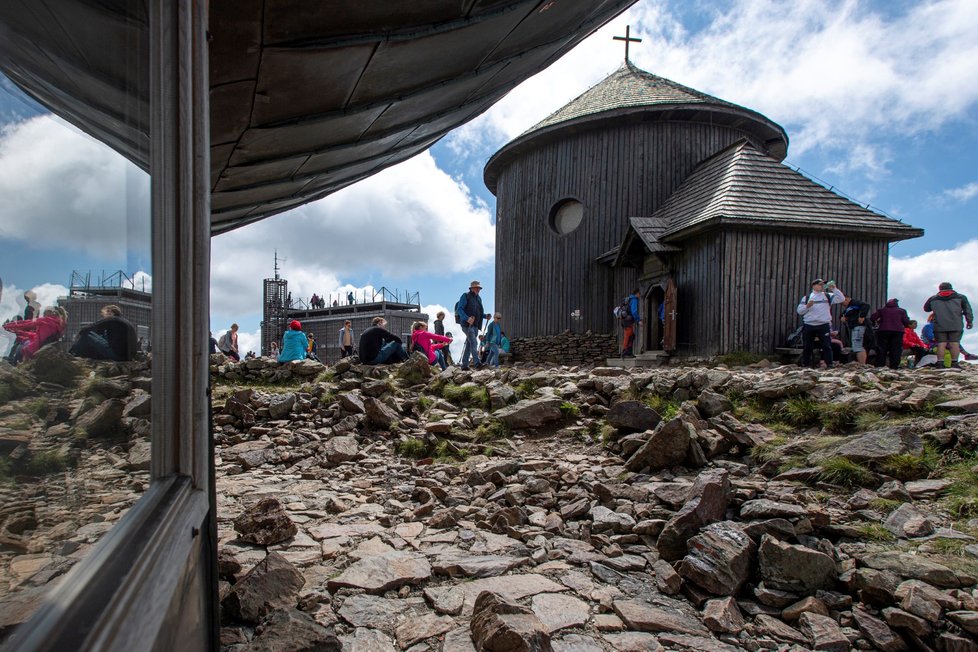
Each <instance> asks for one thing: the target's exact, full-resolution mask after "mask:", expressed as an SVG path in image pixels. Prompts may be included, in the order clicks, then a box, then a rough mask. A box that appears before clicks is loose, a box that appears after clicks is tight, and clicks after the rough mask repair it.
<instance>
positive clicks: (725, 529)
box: [679, 521, 756, 596]
mask: <svg viewBox="0 0 978 652" xmlns="http://www.w3.org/2000/svg"><path fill="white" fill-rule="evenodd" d="M755 551H756V546H755V545H754V542H753V541H751V539H750V537H748V536H747V535H746V534H744V532H743V531H742V530H741V529H740V528H738V527H737V524H736V523H733V522H732V521H721V522H719V523H713V524H712V525H707V526H706V527H704V528H703V529H702V530H700V533H699V534H697V535H696V536H694V537H692V538H691V539H690V540H689V552H688V553H687V554H686V556H685V557H684V558H683V561H682V562H681V563H680V564H679V574H680V575H682V576H683V577H684V578H685V579H686V580H688V581H690V582H693V583H694V584H696V585H698V586H700V587H701V588H703V589H705V590H707V591H709V592H710V593H712V594H714V595H724V596H726V595H730V596H732V595H737V593H738V592H739V591H740V589H741V587H742V586H743V585H744V584H745V583H746V582H747V580H748V579H749V578H750V573H751V568H752V565H753V558H754V554H755Z"/></svg>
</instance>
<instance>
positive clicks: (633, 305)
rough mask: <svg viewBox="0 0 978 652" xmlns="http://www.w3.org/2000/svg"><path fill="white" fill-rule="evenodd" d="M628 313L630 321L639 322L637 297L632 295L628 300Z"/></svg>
mask: <svg viewBox="0 0 978 652" xmlns="http://www.w3.org/2000/svg"><path fill="white" fill-rule="evenodd" d="M628 312H630V313H631V315H632V319H634V320H635V321H640V320H641V319H642V318H641V316H639V314H638V297H637V296H635V295H634V294H633V295H631V296H630V297H629V298H628Z"/></svg>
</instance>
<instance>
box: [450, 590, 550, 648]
mask: <svg viewBox="0 0 978 652" xmlns="http://www.w3.org/2000/svg"><path fill="white" fill-rule="evenodd" d="M469 626H470V629H471V632H472V641H473V642H474V643H475V647H476V649H477V650H480V651H485V652H550V651H551V650H552V649H553V648H552V647H551V645H550V634H549V633H548V632H547V629H546V627H545V626H544V624H543V623H542V622H541V621H540V619H539V618H537V616H536V614H534V613H533V610H532V609H529V608H528V607H523V606H520V605H518V604H515V603H513V602H508V601H507V600H505V599H503V598H501V597H500V596H498V595H496V594H495V593H492V592H490V591H483V592H482V593H480V594H479V596H478V597H477V598H476V599H475V608H474V609H473V611H472V621H471V622H470V625H469Z"/></svg>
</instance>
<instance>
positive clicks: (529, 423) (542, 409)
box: [493, 396, 564, 430]
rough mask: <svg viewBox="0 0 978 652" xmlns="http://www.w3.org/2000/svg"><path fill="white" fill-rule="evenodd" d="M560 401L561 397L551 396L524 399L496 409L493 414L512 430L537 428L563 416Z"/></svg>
mask: <svg viewBox="0 0 978 652" xmlns="http://www.w3.org/2000/svg"><path fill="white" fill-rule="evenodd" d="M562 403H563V401H562V400H561V399H559V398H556V397H553V396H548V397H544V398H536V399H533V398H531V399H524V400H522V401H519V402H517V403H515V404H514V405H510V406H508V407H504V408H502V409H500V410H496V411H495V412H494V413H493V416H495V417H496V418H497V419H499V420H500V421H502V422H503V423H505V424H506V425H507V426H509V427H510V428H512V429H513V430H526V429H528V428H539V427H540V426H544V425H546V424H548V423H554V422H556V421H560V420H561V419H562V418H563V416H564V415H563V413H562V412H561V411H560V406H561V404H562Z"/></svg>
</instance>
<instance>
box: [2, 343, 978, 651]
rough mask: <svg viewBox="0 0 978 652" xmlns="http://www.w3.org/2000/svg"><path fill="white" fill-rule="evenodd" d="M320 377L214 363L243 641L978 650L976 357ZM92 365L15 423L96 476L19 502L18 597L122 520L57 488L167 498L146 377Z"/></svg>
mask: <svg viewBox="0 0 978 652" xmlns="http://www.w3.org/2000/svg"><path fill="white" fill-rule="evenodd" d="M322 369H323V368H322V367H313V366H312V365H310V364H306V363H302V364H300V365H294V366H290V367H288V368H283V367H280V366H278V365H277V364H275V363H273V362H271V361H268V360H254V361H249V362H247V363H242V364H228V363H226V362H224V361H223V360H222V359H221V358H220V356H217V357H215V358H214V360H213V366H212V371H213V374H214V378H215V392H214V397H215V442H216V447H217V449H216V456H217V470H218V471H217V472H218V479H217V488H218V512H219V535H220V545H219V551H220V562H221V564H220V569H221V576H222V582H221V600H222V617H223V621H224V623H223V628H222V642H223V644H224V645H225V649H226V650H284V649H290V650H293V651H298V650H339V649H343V650H351V651H353V650H355V651H373V650H377V651H381V650H412V651H417V652H420V651H423V650H473V649H480V650H550V649H552V650H566V651H569V650H575V651H577V650H579V651H582V652H583V651H591V650H659V649H665V650H692V649H696V650H759V649H772V650H775V649H783V650H809V649H816V650H849V649H867V650H870V649H879V650H905V649H907V650H909V649H919V650H947V651H952V650H955V651H956V650H978V643H976V642H975V638H976V637H975V634H976V633H978V605H976V601H978V587H976V582H978V542H976V541H975V538H974V537H976V536H978V520H976V519H978V474H976V470H978V459H976V457H975V453H974V451H975V443H976V440H978V414H976V412H978V370H976V369H973V368H967V369H965V370H963V371H960V372H957V371H937V370H918V371H907V370H900V371H890V370H870V369H868V368H865V367H861V368H860V367H855V366H852V367H842V368H838V369H834V370H831V371H821V372H814V371H810V370H802V369H798V368H797V367H779V366H773V365H769V364H766V363H762V364H759V365H756V366H755V367H738V368H734V369H728V368H725V367H723V366H714V367H712V368H708V367H696V368H682V367H677V368H664V369H656V370H629V371H626V370H621V369H609V368H567V367H548V368H541V367H521V366H517V367H514V368H510V369H505V370H502V371H496V372H494V371H476V372H471V373H470V372H461V371H459V370H458V369H454V368H450V369H449V370H448V371H447V372H444V373H442V374H438V375H434V374H432V372H431V370H430V368H428V367H427V365H426V364H425V363H423V362H420V361H418V360H412V361H410V362H408V363H406V364H404V365H399V366H395V367H361V366H359V365H356V364H352V363H351V362H350V361H344V362H341V363H339V364H338V365H336V366H334V367H330V368H329V369H328V370H327V371H326V372H325V373H320V372H322ZM82 371H85V372H87V373H88V381H87V382H86V383H84V384H83V385H82V387H81V388H79V389H74V390H65V389H63V385H60V384H58V383H57V381H47V382H48V383H49V384H48V386H47V387H46V389H45V390H44V391H47V392H48V393H49V394H50V396H49V401H50V402H52V403H55V404H56V407H58V411H59V413H66V414H65V416H66V418H65V420H64V421H63V425H62V422H57V423H53V424H52V419H51V417H50V416H49V415H50V413H49V412H45V416H44V417H40V416H34V417H32V418H31V419H30V424H28V425H29V428H25V427H23V424H21V428H20V430H19V431H18V430H17V429H16V428H11V427H9V426H6V430H4V428H5V426H4V425H3V424H4V423H8V424H9V423H10V419H11V418H13V417H12V416H11V415H15V414H21V415H22V414H23V413H25V412H27V411H28V409H27V408H28V405H27V404H26V402H28V401H31V400H36V397H34V396H33V394H32V395H25V396H20V397H17V398H15V399H12V400H10V401H8V403H7V404H5V406H4V407H3V409H2V410H0V445H4V446H5V448H4V449H3V452H5V453H6V452H7V450H8V449H11V443H12V442H13V441H14V440H16V442H17V443H16V445H15V446H13V448H12V451H17V450H21V451H30V452H31V454H26V453H24V452H21V453H19V455H20V457H19V458H18V460H20V461H19V462H18V464H19V468H20V469H21V471H22V473H25V472H26V471H25V469H28V468H29V467H30V464H29V460H28V461H27V462H25V461H24V459H26V458H30V457H31V455H33V456H34V459H38V458H40V459H43V452H42V451H43V450H46V449H42V448H40V447H39V445H40V443H41V442H42V441H43V442H46V443H45V446H48V447H49V448H50V447H51V446H52V445H54V444H55V443H56V442H59V441H61V442H62V443H61V444H60V445H61V446H62V447H66V448H64V450H65V455H66V456H67V457H68V458H69V462H70V463H69V464H67V465H66V468H65V469H63V470H61V471H59V472H58V473H55V474H47V475H45V474H44V473H37V471H38V469H37V468H34V471H33V472H35V473H36V475H35V476H31V477H30V478H27V477H24V476H18V480H19V481H18V482H17V484H14V485H11V484H8V485H6V486H5V487H4V489H3V491H6V492H7V493H6V494H5V495H4V497H5V499H6V500H5V501H4V505H17V504H30V505H31V506H32V507H33V510H34V514H35V517H34V519H33V521H31V520H30V519H25V518H20V519H19V520H18V519H17V518H14V516H16V514H20V513H22V512H23V510H21V512H10V511H3V512H0V519H5V520H4V524H3V526H2V530H0V536H3V539H0V548H2V550H3V552H2V554H0V581H4V582H6V583H7V586H8V589H9V591H10V592H11V594H10V596H9V597H8V598H7V601H6V603H5V604H6V605H7V606H8V607H9V606H10V605H15V604H20V603H19V602H17V600H18V596H23V595H25V594H29V592H30V591H31V590H33V589H36V590H38V591H39V590H41V589H43V588H45V584H46V583H47V582H49V581H51V580H53V579H55V578H56V577H57V575H58V574H59V572H63V570H61V569H63V568H66V567H68V566H70V564H71V563H72V555H76V554H77V553H79V551H82V548H83V546H85V545H88V543H90V540H91V539H93V538H94V537H96V536H97V535H98V534H99V533H100V532H94V531H93V532H90V533H88V538H84V540H82V539H80V538H79V537H80V535H79V534H78V532H80V530H78V531H71V528H70V527H62V529H60V530H59V529H58V528H59V526H62V525H63V523H58V522H57V521H58V519H57V517H56V515H57V509H63V505H64V504H65V503H66V500H65V499H63V498H59V497H58V495H57V491H56V490H55V489H54V488H55V487H65V486H67V483H69V482H75V483H77V482H79V478H84V480H85V481H86V482H89V483H93V482H95V480H93V479H92V477H91V476H92V475H93V474H95V475H97V478H98V481H99V482H100V483H101V484H100V485H99V486H100V487H101V489H100V491H102V492H104V493H99V494H98V495H99V496H100V497H101V496H105V498H104V499H103V498H100V499H99V501H97V502H98V505H97V506H93V507H91V508H90V510H91V512H92V513H94V512H96V511H97V512H98V513H97V514H94V516H95V517H96V519H101V520H95V521H92V519H91V518H89V519H88V520H89V521H91V522H96V523H98V524H99V527H105V528H107V526H108V525H110V524H111V521H112V520H113V518H117V515H118V514H121V512H122V511H123V510H124V508H125V506H126V505H128V504H131V502H132V500H134V499H135V498H136V497H138V494H139V492H140V491H141V490H142V489H143V484H142V483H144V482H145V474H144V473H143V472H142V471H139V470H138V468H139V466H140V464H141V460H142V459H143V458H142V457H141V456H140V448H139V446H141V445H142V443H143V442H144V439H143V435H142V434H140V433H141V432H142V429H143V428H145V423H144V418H142V417H140V416H139V414H138V412H137V414H135V415H134V414H133V413H132V412H133V410H140V409H143V408H142V407H138V403H137V401H143V402H145V401H147V400H148V395H147V396H145V397H144V396H143V394H144V390H143V389H141V387H140V386H141V384H142V383H141V381H140V380H139V379H140V378H141V377H142V376H143V374H144V372H145V369H142V370H140V369H134V370H126V373H125V374H120V373H119V372H120V371H121V370H120V369H105V370H103V369H100V368H95V369H91V370H89V369H88V368H85V369H83V370H82ZM29 372H30V370H25V372H24V373H29ZM18 373H19V372H18ZM3 374H6V376H4V375H3ZM92 374H95V375H94V376H92ZM10 378H11V376H10V370H9V369H8V370H0V392H2V391H4V390H3V388H4V387H5V386H11V384H12V381H11V380H10ZM99 378H102V379H105V381H107V380H111V381H113V382H118V383H128V388H127V393H126V394H125V395H120V396H118V397H117V398H116V399H115V400H118V401H119V403H120V404H121V407H119V412H118V414H117V415H110V416H113V417H114V418H115V420H116V424H117V426H116V429H117V430H119V429H121V431H122V432H124V433H125V434H124V435H123V436H124V437H125V439H124V440H123V441H119V440H118V439H112V438H111V437H108V436H98V435H93V434H92V432H91V431H92V430H93V428H92V426H91V424H90V422H87V423H89V427H87V428H86V427H80V426H79V425H78V424H79V421H80V420H81V419H84V418H85V415H86V414H88V413H90V412H92V411H93V410H96V409H103V410H104V408H103V407H102V406H104V405H105V404H106V403H107V402H108V401H109V400H112V399H106V401H103V402H101V403H98V402H95V403H96V405H90V406H89V407H88V408H85V409H81V408H78V405H80V403H78V404H75V407H76V408H77V409H75V410H73V411H71V410H70V408H71V406H72V405H73V403H72V401H74V402H79V401H81V402H84V401H85V400H86V398H83V397H84V396H88V397H91V396H92V395H95V396H99V395H101V396H105V394H98V393H97V391H96V387H97V386H99V385H104V382H105V381H103V380H98V381H97V382H96V380H95V379H99ZM5 383H6V385H5ZM42 387H44V386H43V385H42ZM59 387H60V388H61V389H59ZM122 389H123V386H122V385H119V387H118V388H117V391H119V392H121V391H122ZM99 391H112V390H110V389H108V388H106V387H103V388H102V390H99ZM59 392H60V393H59ZM59 397H60V398H59ZM57 401H63V402H64V403H65V404H64V406H63V407H64V409H61V407H60V404H57ZM11 405H13V406H15V408H16V409H15V408H11V407H10V406H11ZM49 409H50V408H49ZM69 412H70V413H69ZM4 419H6V421H4ZM89 419H90V421H91V420H93V417H89ZM55 421H57V420H56V419H55ZM59 426H60V428H61V429H62V430H65V429H67V431H68V432H71V433H73V439H72V440H71V441H70V442H67V443H65V442H66V440H65V437H67V435H66V433H60V434H59V431H58V430H56V428H58V427H59ZM52 430H55V432H53V433H52V432H51V431H52ZM79 431H81V432H83V433H84V434H85V436H84V437H81V438H79V436H78V433H79ZM18 432H19V433H20V434H19V435H18ZM24 432H26V433H27V434H28V435H29V437H26V438H25V437H24V436H23V433H24ZM17 436H20V439H17ZM116 436H118V433H117V435H116ZM59 437H60V438H59ZM5 441H6V442H8V443H7V444H4V443H3V442H5ZM79 442H84V443H83V445H82V444H79ZM32 446H33V447H34V448H33V449H32V448H31V447H32ZM35 451H36V452H35ZM73 451H75V452H73ZM77 451H81V453H80V454H81V455H82V456H84V455H88V456H89V457H88V458H83V459H85V461H86V462H87V463H86V464H84V465H83V464H76V463H75V462H73V461H71V460H70V458H71V456H72V455H79V453H78V452H77ZM11 454H12V453H11ZM35 467H37V465H36V464H35ZM98 474H101V475H98ZM45 492H47V493H45ZM62 517H63V514H62ZM62 520H63V519H62ZM82 520H85V519H83V518H82V517H81V515H80V514H79V515H78V517H77V521H76V522H81V521H82ZM25 522H26V524H25ZM84 527H88V525H85V526H84ZM84 527H83V528H81V529H84ZM103 531H104V530H103ZM12 537H14V538H12ZM76 544H77V545H76ZM18 546H19V547H18ZM38 555H40V557H39V556H38ZM2 611H5V610H4V609H3V608H0V612H2ZM6 611H7V612H9V611H10V609H9V608H8V609H7V610H6Z"/></svg>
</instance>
